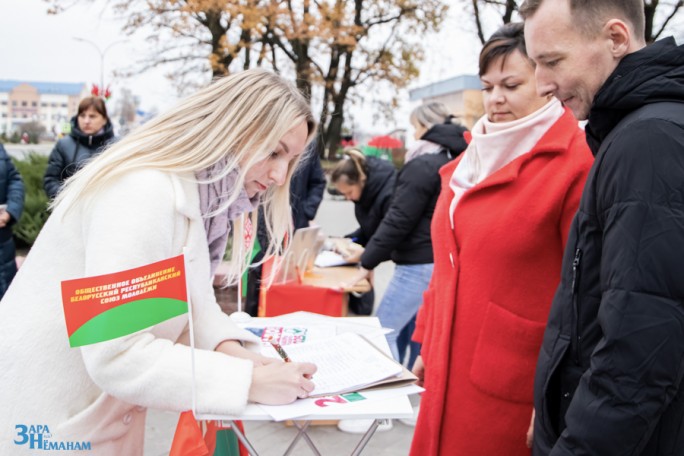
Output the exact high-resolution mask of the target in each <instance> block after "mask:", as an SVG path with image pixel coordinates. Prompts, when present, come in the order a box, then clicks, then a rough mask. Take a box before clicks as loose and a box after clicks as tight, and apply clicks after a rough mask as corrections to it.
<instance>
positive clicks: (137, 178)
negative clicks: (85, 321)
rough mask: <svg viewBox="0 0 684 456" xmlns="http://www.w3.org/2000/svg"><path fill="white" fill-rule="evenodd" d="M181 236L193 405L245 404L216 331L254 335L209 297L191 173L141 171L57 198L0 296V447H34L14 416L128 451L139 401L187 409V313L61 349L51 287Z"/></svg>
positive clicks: (138, 447)
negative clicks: (93, 191)
mask: <svg viewBox="0 0 684 456" xmlns="http://www.w3.org/2000/svg"><path fill="white" fill-rule="evenodd" d="M184 246H186V247H187V250H186V268H187V275H188V295H189V297H190V299H191V302H192V305H193V319H194V328H195V329H194V334H195V341H196V347H197V348H199V350H196V357H195V360H196V372H197V409H198V411H199V412H200V413H217V414H239V413H240V412H241V411H242V410H243V408H244V407H245V405H246V402H247V396H248V391H249V387H250V383H251V379H252V362H251V361H248V360H243V359H237V358H232V357H229V356H226V355H224V354H221V353H217V352H214V351H213V350H214V348H215V347H216V346H217V345H218V344H219V343H220V342H221V341H223V340H226V339H238V340H243V341H248V342H256V341H257V340H256V339H255V338H254V336H252V335H251V334H249V333H248V332H246V331H243V330H242V329H240V328H238V327H237V326H235V324H233V323H232V321H231V320H230V318H228V316H227V315H225V314H224V313H223V312H222V311H221V309H220V308H219V306H218V304H217V303H216V298H215V296H214V292H213V288H212V285H211V277H210V272H209V253H208V248H207V241H206V234H205V230H204V225H203V223H202V218H201V215H200V204H199V196H198V189H197V184H196V183H195V182H194V179H193V176H192V175H181V176H178V175H172V174H168V173H164V172H160V171H155V170H141V171H136V172H133V173H129V174H127V175H126V176H124V177H121V178H118V179H116V180H115V181H113V182H112V183H111V184H108V185H107V186H106V187H105V188H103V189H102V190H101V191H98V193H97V195H96V196H94V197H92V198H90V199H83V200H81V201H79V202H77V204H76V205H75V206H73V208H72V209H71V210H70V211H69V212H67V213H65V210H64V205H63V204H62V205H60V207H58V208H57V209H56V210H55V212H54V213H53V214H52V215H51V217H50V218H49V220H48V221H47V223H46V224H45V227H44V228H43V230H42V232H41V233H40V235H39V237H38V239H37V240H36V243H35V245H34V246H33V248H32V249H31V251H30V253H29V255H28V257H27V258H26V261H25V262H24V263H23V265H22V267H21V269H20V270H19V273H18V274H17V276H16V278H15V279H14V282H13V283H12V285H11V287H10V289H9V290H8V292H7V294H6V295H5V297H4V299H3V300H2V301H1V302H0V410H1V411H0V454H32V452H31V450H29V449H28V445H21V446H19V445H16V444H15V443H14V440H20V437H18V434H17V432H18V429H17V428H15V426H17V425H26V426H30V425H47V426H48V427H49V430H50V433H51V434H52V436H51V437H50V440H51V441H53V442H60V441H63V442H68V441H78V442H91V445H92V450H93V451H92V453H89V454H98V455H138V454H142V450H143V434H144V429H145V412H146V408H147V407H153V408H157V409H164V410H172V411H178V412H180V411H183V410H188V409H190V408H191V404H192V402H191V400H192V399H191V397H192V396H191V367H190V365H191V362H190V361H191V358H190V348H189V347H188V345H187V344H188V341H189V339H188V316H187V315H182V316H178V317H175V318H173V319H170V320H167V321H166V322H163V323H160V324H158V325H156V326H154V327H152V328H149V329H147V330H143V331H139V332H137V333H134V334H132V335H129V336H125V337H121V338H118V339H114V340H111V341H107V342H101V343H98V344H93V345H89V346H84V347H80V348H70V347H69V340H68V337H67V331H66V326H65V320H64V313H63V308H62V301H61V289H60V282H61V281H62V280H66V279H75V278H81V277H88V276H94V275H100V274H105V273H111V272H117V271H121V270H125V269H130V268H134V267H137V266H141V265H145V264H148V263H152V262H155V261H159V260H163V259H166V258H169V257H172V256H175V255H179V254H180V253H182V251H183V247H184ZM250 345H252V344H250ZM170 443H171V441H170V438H169V445H170ZM41 454H42V453H41ZM59 454H65V452H64V451H60V452H59Z"/></svg>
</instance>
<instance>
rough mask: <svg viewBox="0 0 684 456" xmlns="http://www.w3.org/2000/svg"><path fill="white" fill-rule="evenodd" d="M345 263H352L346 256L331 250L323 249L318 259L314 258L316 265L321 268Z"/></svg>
mask: <svg viewBox="0 0 684 456" xmlns="http://www.w3.org/2000/svg"><path fill="white" fill-rule="evenodd" d="M345 264H351V263H349V261H347V259H346V258H345V257H343V256H342V255H340V254H339V253H337V252H333V251H331V250H323V251H322V252H320V253H319V254H318V255H317V256H316V259H315V260H314V266H316V267H319V268H329V267H333V266H344V265H345Z"/></svg>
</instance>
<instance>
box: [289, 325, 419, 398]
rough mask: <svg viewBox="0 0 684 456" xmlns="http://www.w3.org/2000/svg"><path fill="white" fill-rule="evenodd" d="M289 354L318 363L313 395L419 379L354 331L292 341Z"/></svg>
mask: <svg viewBox="0 0 684 456" xmlns="http://www.w3.org/2000/svg"><path fill="white" fill-rule="evenodd" d="M287 354H288V355H289V357H290V359H291V360H292V361H295V362H310V363H314V364H316V366H317V367H318V370H317V371H316V373H315V374H314V378H313V381H314V384H315V388H314V390H313V391H312V392H311V396H312V397H315V396H326V395H334V394H342V393H347V392H351V391H359V390H362V389H365V388H369V387H373V386H377V385H379V384H388V383H394V382H402V384H405V383H407V382H408V383H410V382H412V381H415V379H416V378H415V376H412V375H411V374H410V373H408V375H409V378H406V375H402V374H406V370H405V369H404V367H403V366H402V365H401V364H399V363H397V362H396V361H394V360H393V359H392V358H390V357H389V356H387V355H385V354H384V353H382V352H381V351H380V350H379V349H377V348H376V347H375V346H374V345H372V344H371V343H370V342H368V341H367V340H366V339H364V338H363V337H361V336H359V335H358V334H354V333H345V334H341V335H339V336H336V337H332V338H329V339H326V340H322V341H319V342H312V343H304V344H296V345H291V346H288V347H287Z"/></svg>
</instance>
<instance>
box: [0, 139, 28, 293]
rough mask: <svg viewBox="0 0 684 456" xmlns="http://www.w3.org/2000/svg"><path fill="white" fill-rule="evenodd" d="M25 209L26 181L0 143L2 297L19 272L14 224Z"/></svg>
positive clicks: (0, 261)
mask: <svg viewBox="0 0 684 456" xmlns="http://www.w3.org/2000/svg"><path fill="white" fill-rule="evenodd" d="M23 211H24V181H23V180H22V178H21V175H20V174H19V171H17V168H15V166H14V163H12V160H11V159H10V157H9V155H7V151H5V148H4V147H3V146H2V144H0V299H2V297H3V296H4V295H5V292H6V291H7V288H8V287H9V285H10V283H11V282H12V279H14V276H15V275H16V273H17V261H16V253H17V252H16V247H15V245H14V238H13V236H12V226H13V225H14V224H15V223H17V222H18V221H19V218H20V217H21V214H22V212H23Z"/></svg>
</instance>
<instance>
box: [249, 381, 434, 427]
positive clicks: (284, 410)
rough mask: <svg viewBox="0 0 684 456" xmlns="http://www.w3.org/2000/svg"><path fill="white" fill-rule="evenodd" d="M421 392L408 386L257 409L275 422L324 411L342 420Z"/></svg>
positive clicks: (414, 386) (417, 388) (298, 401)
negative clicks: (376, 403) (386, 401)
mask: <svg viewBox="0 0 684 456" xmlns="http://www.w3.org/2000/svg"><path fill="white" fill-rule="evenodd" d="M423 391H425V390H424V389H423V388H421V387H420V386H416V385H409V386H400V387H398V388H383V389H378V390H371V391H361V392H359V393H348V394H341V395H336V396H326V397H319V398H308V399H299V400H297V401H295V402H293V403H292V404H288V405H259V407H261V408H262V409H263V410H264V411H265V412H266V413H268V414H269V415H271V417H273V419H274V420H275V421H283V420H290V419H293V418H299V417H302V416H308V415H315V414H317V413H321V412H326V411H327V412H333V411H335V412H337V413H340V417H341V418H344V414H346V413H350V414H358V413H362V412H363V411H364V410H367V411H368V413H369V414H372V413H373V407H374V403H375V402H377V401H380V400H383V399H391V398H394V397H403V396H408V395H409V394H417V393H422V392H423Z"/></svg>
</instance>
